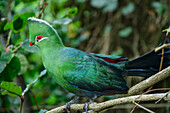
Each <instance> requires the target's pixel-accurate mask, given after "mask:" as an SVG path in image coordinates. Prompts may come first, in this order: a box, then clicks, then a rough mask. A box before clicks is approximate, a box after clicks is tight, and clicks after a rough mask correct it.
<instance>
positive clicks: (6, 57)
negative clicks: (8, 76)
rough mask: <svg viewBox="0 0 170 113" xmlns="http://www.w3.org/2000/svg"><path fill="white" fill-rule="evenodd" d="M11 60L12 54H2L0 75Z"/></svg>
mask: <svg viewBox="0 0 170 113" xmlns="http://www.w3.org/2000/svg"><path fill="white" fill-rule="evenodd" d="M12 58H13V54H12V52H11V51H9V52H7V53H6V52H4V51H3V52H2V54H1V57H0V73H1V72H2V71H3V70H4V69H5V67H6V66H7V64H8V63H9V62H10V61H11V59H12Z"/></svg>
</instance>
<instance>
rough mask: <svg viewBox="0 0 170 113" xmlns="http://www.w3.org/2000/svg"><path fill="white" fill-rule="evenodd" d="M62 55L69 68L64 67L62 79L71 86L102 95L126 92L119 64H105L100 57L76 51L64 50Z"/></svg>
mask: <svg viewBox="0 0 170 113" xmlns="http://www.w3.org/2000/svg"><path fill="white" fill-rule="evenodd" d="M62 55H63V57H64V56H67V60H66V61H65V65H69V67H70V68H66V67H68V66H65V70H63V77H64V79H65V80H66V81H67V82H68V83H69V84H71V85H72V86H74V87H77V88H80V89H83V90H86V91H92V92H98V93H100V94H102V95H110V94H117V93H126V92H127V90H128V88H127V86H126V81H125V79H124V77H123V75H122V70H121V68H122V66H121V65H120V64H116V63H110V62H107V61H105V60H104V59H103V57H102V55H101V56H100V55H99V54H91V53H86V52H82V51H80V50H77V49H71V50H70V49H68V50H65V51H64V52H63V54H62ZM105 58H107V56H105ZM116 59H118V58H116ZM113 60H114V59H113ZM119 60H120V59H119Z"/></svg>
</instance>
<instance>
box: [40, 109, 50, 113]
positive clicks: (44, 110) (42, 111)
mask: <svg viewBox="0 0 170 113" xmlns="http://www.w3.org/2000/svg"><path fill="white" fill-rule="evenodd" d="M47 111H48V110H46V109H41V110H40V111H39V112H38V113H46V112H47Z"/></svg>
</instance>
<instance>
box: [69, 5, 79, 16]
mask: <svg viewBox="0 0 170 113" xmlns="http://www.w3.org/2000/svg"><path fill="white" fill-rule="evenodd" d="M77 13H78V8H77V7H74V8H72V9H70V10H69V11H68V14H69V15H70V16H74V15H76V14H77Z"/></svg>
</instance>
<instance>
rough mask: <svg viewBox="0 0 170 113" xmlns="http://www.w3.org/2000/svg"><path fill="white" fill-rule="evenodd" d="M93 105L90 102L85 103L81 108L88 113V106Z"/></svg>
mask: <svg viewBox="0 0 170 113" xmlns="http://www.w3.org/2000/svg"><path fill="white" fill-rule="evenodd" d="M91 103H93V102H92V101H89V102H86V103H85V104H84V106H83V109H84V110H85V111H86V113H88V109H89V104H91Z"/></svg>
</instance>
